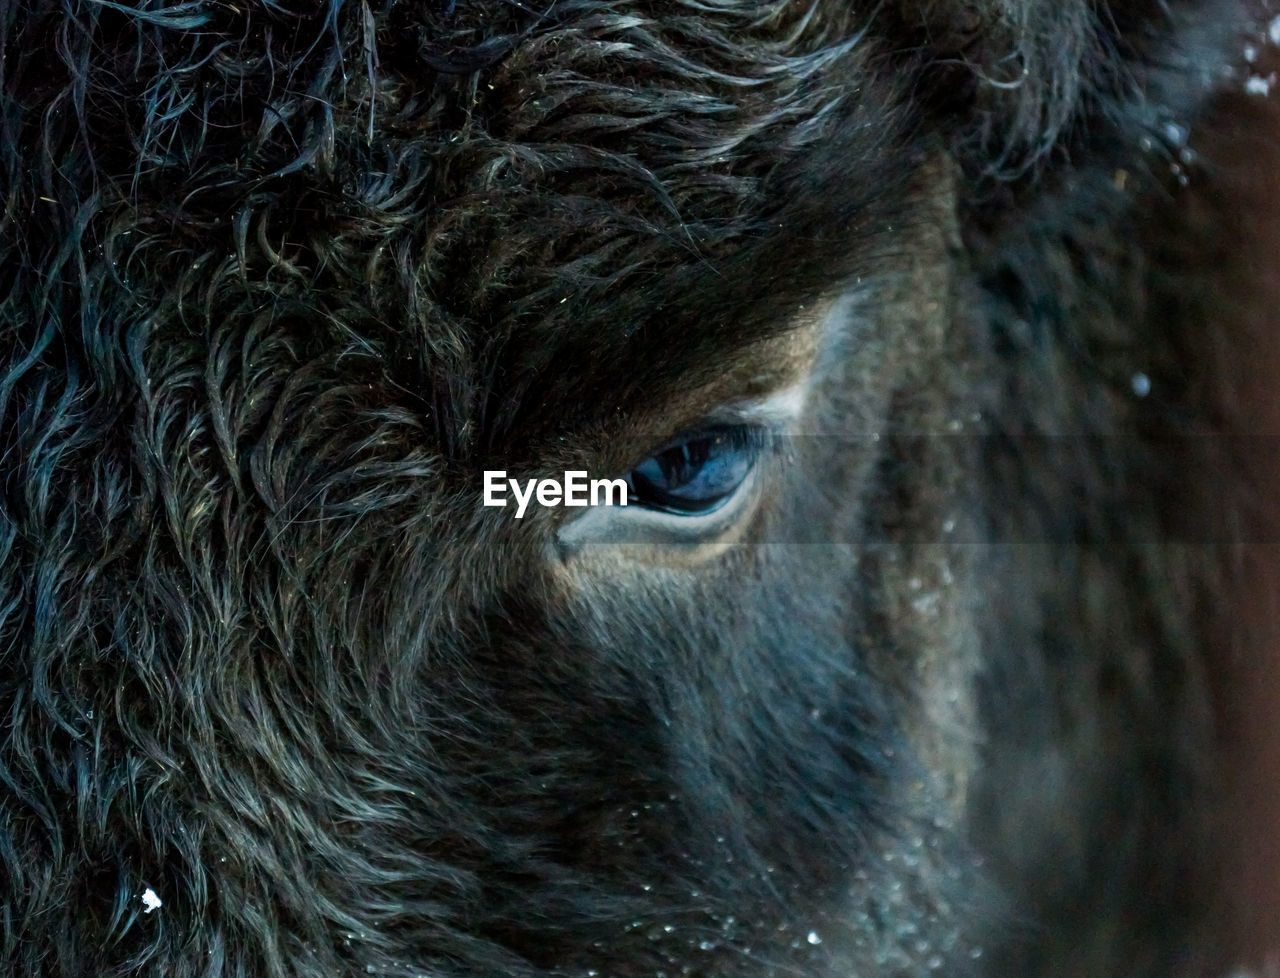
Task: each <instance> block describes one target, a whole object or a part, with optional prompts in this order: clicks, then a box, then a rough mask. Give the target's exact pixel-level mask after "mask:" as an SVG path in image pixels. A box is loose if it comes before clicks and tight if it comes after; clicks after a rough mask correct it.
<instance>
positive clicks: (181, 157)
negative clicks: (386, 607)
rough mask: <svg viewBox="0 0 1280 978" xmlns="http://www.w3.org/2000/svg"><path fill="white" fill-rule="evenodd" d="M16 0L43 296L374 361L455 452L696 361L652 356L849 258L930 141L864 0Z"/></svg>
mask: <svg viewBox="0 0 1280 978" xmlns="http://www.w3.org/2000/svg"><path fill="white" fill-rule="evenodd" d="M25 6H26V8H28V9H24V10H23V11H22V12H21V14H20V15H19V14H18V13H17V12H16V8H15V7H14V6H12V5H11V6H9V7H8V10H9V14H8V19H7V21H6V23H5V31H6V35H7V36H8V39H9V47H11V48H12V49H13V50H22V51H24V52H27V54H26V55H25V56H24V58H23V59H22V60H21V62H20V63H19V64H18V65H16V66H15V67H14V68H12V69H11V71H10V75H9V77H8V78H7V79H6V85H7V86H9V87H10V88H13V86H15V85H16V86H17V88H18V89H19V90H22V91H23V93H24V97H23V98H22V99H21V100H19V99H14V98H6V101H5V129H6V133H5V135H6V139H5V140H4V142H5V143H6V145H7V150H6V155H7V162H8V168H9V172H10V175H11V177H13V182H12V187H13V190H12V192H11V197H12V198H13V199H11V204H10V213H24V214H29V215H30V218H31V224H30V226H29V227H27V228H26V229H25V230H24V234H23V236H22V240H21V241H20V244H21V245H22V248H21V250H22V259H23V261H22V262H21V264H22V266H23V267H22V270H21V271H19V272H17V273H16V274H17V275H19V276H40V277H42V278H43V280H44V282H45V283H46V285H45V286H44V287H37V286H35V285H33V284H31V283H17V284H18V285H20V286H23V287H20V288H18V289H16V290H15V291H16V292H17V293H18V294H21V295H29V296H34V297H36V301H37V302H38V303H40V304H42V305H43V306H44V307H46V308H42V309H37V310H34V314H33V319H34V320H39V319H41V318H43V316H44V315H45V314H48V313H49V312H54V313H55V314H56V315H58V316H65V317H66V318H67V319H68V320H72V319H74V318H75V317H76V316H80V317H83V316H85V315H86V314H89V315H92V316H104V317H110V318H114V319H116V320H117V321H118V324H117V326H116V329H117V330H125V331H132V336H133V345H132V346H131V347H130V349H132V350H133V351H134V352H135V353H137V352H138V351H139V350H142V349H148V348H150V349H151V350H152V352H150V353H147V354H145V355H142V357H143V360H144V361H147V362H140V363H137V364H135V365H134V369H136V370H137V372H140V373H147V374H155V373H156V372H158V371H159V372H163V371H172V370H175V369H179V368H178V362H179V361H182V360H183V359H185V360H186V361H187V362H190V363H193V364H196V363H207V362H209V360H210V358H211V357H214V356H215V355H216V354H217V352H218V351H222V353H223V354H225V355H227V356H230V354H229V353H228V352H227V351H232V350H238V351H239V353H240V359H241V360H242V361H243V369H245V370H249V369H251V362H257V363H259V364H262V363H264V362H266V360H268V359H270V357H275V358H277V359H279V360H281V369H297V368H299V367H302V366H303V365H310V366H311V367H313V368H314V369H317V370H320V371H322V372H324V373H326V374H328V375H331V381H330V382H331V383H332V382H333V379H346V380H350V381H352V383H353V384H355V383H358V382H360V381H365V382H367V384H368V385H369V389H370V390H373V391H374V392H375V395H376V398H382V399H383V400H385V399H386V397H387V395H388V392H389V391H392V390H394V391H395V399H396V400H397V401H399V402H403V406H404V407H406V408H407V409H408V410H410V411H415V412H419V413H421V415H422V416H423V417H424V418H427V419H429V426H430V427H431V428H433V429H434V430H435V431H436V433H437V435H438V438H439V450H440V451H441V452H442V453H444V454H445V455H448V456H453V457H458V456H464V455H467V454H471V453H474V452H477V451H480V452H483V451H486V450H502V449H503V448H504V446H505V445H506V444H507V443H512V442H515V441H521V442H523V441H525V440H527V439H528V438H529V436H530V432H529V431H528V430H521V429H522V426H524V427H525V428H527V426H528V425H530V424H535V423H536V419H538V418H546V417H551V416H556V417H557V418H558V419H559V420H558V421H557V424H559V425H562V426H563V425H570V426H572V425H573V424H575V423H576V422H577V421H578V420H581V421H582V422H583V423H586V422H588V421H590V420H591V419H590V418H581V419H575V417H574V416H573V415H575V414H583V413H586V414H591V413H593V412H604V413H608V412H610V411H616V410H618V409H619V408H620V407H622V406H624V405H625V404H626V403H627V401H628V398H632V397H638V396H648V397H650V398H652V397H653V395H654V394H655V392H656V391H658V390H660V389H661V388H662V387H663V386H664V385H680V384H689V383H696V382H698V380H699V379H700V378H698V377H696V376H695V377H689V376H687V374H682V375H677V374H676V372H675V371H674V368H673V367H672V365H673V364H677V363H679V364H683V365H685V368H684V369H685V370H686V371H688V369H689V365H695V366H694V367H693V370H694V371H695V372H696V371H697V369H698V368H697V367H696V365H698V364H704V365H705V369H706V370H707V371H712V370H714V369H715V364H716V363H717V362H718V360H719V359H720V358H721V356H722V354H723V352H724V351H725V350H726V349H728V348H734V347H738V346H741V345H742V344H744V343H748V342H750V341H751V340H753V339H754V338H756V337H759V336H761V335H765V334H767V333H768V332H769V331H771V330H777V329H779V328H782V327H784V326H785V325H786V323H787V322H788V321H789V320H790V318H791V316H790V313H791V307H792V306H793V305H794V303H796V302H797V301H799V300H800V299H801V298H804V297H809V298H812V297H813V296H814V295H815V293H818V294H821V293H823V292H826V291H829V290H831V289H832V288H834V287H835V286H836V285H838V283H839V282H840V281H841V280H842V279H843V277H845V276H846V275H848V274H849V273H850V270H851V269H854V268H861V267H862V265H861V264H860V263H865V261H866V260H867V257H868V249H869V248H870V247H871V245H870V243H871V242H872V241H873V239H874V234H875V231H876V230H877V227H878V226H879V225H880V224H883V223H887V222H889V221H891V220H892V219H893V218H894V216H895V214H894V207H895V199H896V197H897V196H898V195H901V194H902V192H903V191H902V184H903V182H904V181H903V179H902V178H903V175H904V173H905V172H909V171H910V170H911V169H912V168H913V167H914V166H916V165H917V164H918V162H919V159H920V156H919V154H918V152H917V151H916V150H915V149H913V148H912V147H911V146H910V140H909V139H908V138H905V137H907V136H908V135H909V134H910V133H911V132H913V131H915V129H914V128H913V123H914V122H917V121H918V120H915V119H913V118H912V117H911V116H910V114H909V113H907V112H905V111H904V110H902V109H900V108H896V106H898V105H899V104H900V103H901V102H902V101H903V100H902V99H901V97H900V92H899V91H898V90H897V89H896V87H895V86H897V85H898V84H899V83H897V82H891V81H888V80H886V79H889V78H893V77H896V75H903V73H902V72H897V73H896V75H895V73H893V72H888V71H883V70H880V71H874V70H872V68H873V65H874V62H875V60H876V59H884V58H887V57H889V56H890V55H891V54H892V53H893V51H892V48H893V44H894V43H897V42H891V41H890V40H889V39H888V38H887V37H886V36H885V35H884V31H885V27H884V25H883V24H877V23H875V22H874V20H873V14H872V13H871V12H870V11H868V10H864V9H861V8H859V7H858V5H850V4H840V5H836V4H809V3H803V4H801V3H785V2H784V3H737V2H735V3H727V2H719V3H673V4H670V5H666V6H664V7H662V8H661V9H652V8H650V7H649V6H647V5H641V4H634V3H627V2H611V3H605V2H600V0H576V2H563V3H555V4H547V5H543V6H540V7H536V8H534V7H526V6H524V5H521V4H512V3H459V4H456V5H455V4H453V3H448V4H445V3H443V2H440V3H437V2H425V3H403V2H402V3H395V2H386V3H361V4H358V5H356V4H346V5H342V4H337V3H334V4H327V5H323V4H321V5H316V4H306V3H294V4H287V5H285V4H275V3H272V4H247V5H246V4H219V5H213V4H209V5H204V4H201V5H180V6H178V7H173V8H170V9H169V10H158V9H157V10H154V11H146V12H142V11H132V12H129V11H126V10H125V9H124V8H123V7H118V6H116V5H109V4H91V5H86V6H84V7H82V8H80V10H79V13H78V14H77V15H76V17H77V18H78V19H76V20H72V19H70V18H69V16H68V15H67V14H66V13H65V12H64V11H63V9H62V8H61V7H58V6H56V5H48V6H47V5H40V4H28V5H25ZM929 15H930V17H932V18H933V20H934V21H935V22H936V23H938V24H941V23H943V22H944V21H946V20H947V17H945V16H944V15H943V13H942V12H941V11H940V10H939V9H936V8H930V13H929ZM882 19H883V20H885V21H886V22H892V21H893V20H894V18H892V17H890V18H882ZM912 27H913V29H914V30H924V31H925V33H926V34H927V35H928V36H930V37H934V36H935V35H936V36H940V37H945V36H946V31H941V30H939V29H936V28H935V27H930V26H929V25H928V24H926V22H925V20H924V19H922V20H921V21H920V22H919V23H915V22H914V21H913V23H912ZM51 35H54V36H56V37H58V38H59V41H58V43H56V44H54V43H48V39H49V37H50V36H51ZM907 36H910V32H908V35H907ZM11 64H12V62H11ZM904 77H905V76H904ZM90 119H91V120H93V121H92V123H90V122H88V121H86V120H90ZM895 188H896V189H895ZM68 242H70V244H68ZM77 248H79V249H80V251H81V252H82V253H83V254H85V255H87V256H88V258H89V260H88V261H87V262H82V263H81V273H80V274H81V276H82V278H84V279H86V280H87V281H82V282H81V283H80V284H79V285H78V286H76V288H75V289H74V290H73V289H68V290H67V291H66V292H65V293H60V292H58V291H57V290H56V289H53V288H50V287H49V285H48V284H47V283H56V282H58V281H59V280H60V276H62V275H64V274H67V275H70V274H71V272H70V269H69V265H68V263H69V259H70V256H71V254H72V253H73V252H74V251H75V250H76V249H77ZM64 266H67V267H64ZM72 277H73V278H74V276H72ZM157 283H162V290H161V289H160V288H158V287H157ZM694 296H697V297H699V298H698V299H697V300H695V299H693V298H691V297H694ZM86 297H87V298H86ZM86 303H87V305H86ZM76 304H79V305H80V306H82V308H80V309H78V310H77V309H73V308H71V307H72V306H74V305H76ZM130 324H133V325H130ZM155 340H159V341H160V342H158V343H157V342H153V341H155ZM249 351H252V354H251V352H249ZM268 351H270V356H268ZM148 358H150V359H149V360H148ZM160 358H163V359H165V360H166V361H167V362H165V363H159V362H157V360H158V359H160ZM108 359H110V358H108ZM224 365H225V364H224ZM569 378H571V379H572V389H573V396H572V398H564V397H562V396H561V393H560V392H563V391H564V390H565V384H566V380H567V379H569ZM353 389H354V386H353ZM584 393H589V394H590V395H591V396H589V397H584V396H583V394H584ZM376 398H375V397H371V400H374V399H376Z"/></svg>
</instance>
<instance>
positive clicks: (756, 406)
mask: <svg viewBox="0 0 1280 978" xmlns="http://www.w3.org/2000/svg"><path fill="white" fill-rule="evenodd" d="M808 395H809V385H808V384H807V383H797V384H792V385H791V386H790V387H783V388H781V389H779V390H776V391H774V392H773V393H772V394H769V395H768V396H767V397H761V398H753V399H752V400H748V401H742V402H739V403H737V404H731V405H727V406H725V407H724V408H721V409H719V410H717V411H715V412H713V413H712V414H711V415H710V416H709V417H708V418H707V422H706V426H707V427H708V428H710V427H720V426H724V427H731V426H734V425H755V426H759V427H761V428H767V429H770V430H772V431H785V430H787V429H788V428H791V427H792V426H793V425H794V424H795V423H796V422H797V421H798V420H799V419H800V417H801V415H803V414H804V406H805V402H806V401H807V400H808Z"/></svg>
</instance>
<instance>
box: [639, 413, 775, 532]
mask: <svg viewBox="0 0 1280 978" xmlns="http://www.w3.org/2000/svg"><path fill="white" fill-rule="evenodd" d="M751 462H752V453H751V452H750V451H749V450H748V448H747V447H746V446H745V445H742V444H740V443H739V440H738V439H734V438H733V437H731V435H730V434H729V433H728V432H714V433H710V434H705V435H697V436H694V437H692V438H689V439H687V440H686V441H682V442H680V443H679V444H676V445H672V446H671V447H670V448H665V449H663V450H662V451H660V452H658V453H657V454H655V455H653V456H652V457H650V458H648V459H646V460H645V461H644V462H642V463H641V464H640V465H638V466H636V467H635V469H633V470H632V472H631V478H630V480H629V481H630V483H631V488H632V490H633V492H632V501H633V502H635V503H639V504H642V505H645V506H649V507H652V508H655V509H665V510H669V511H671V512H677V513H679V512H684V513H696V512H703V511H706V510H708V509H712V508H714V507H715V506H716V505H717V504H718V503H720V502H722V501H723V500H724V499H726V498H727V497H728V496H729V495H731V494H732V493H733V491H734V490H735V489H736V488H737V487H738V485H739V484H740V483H741V482H742V480H743V479H744V478H745V477H746V475H747V472H748V471H750V469H751Z"/></svg>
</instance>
